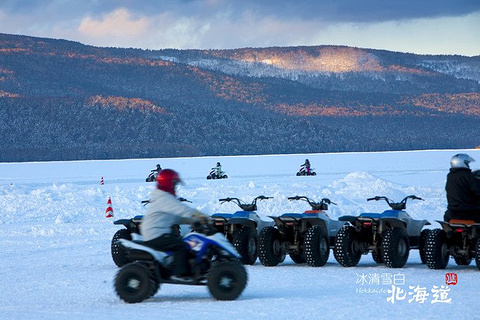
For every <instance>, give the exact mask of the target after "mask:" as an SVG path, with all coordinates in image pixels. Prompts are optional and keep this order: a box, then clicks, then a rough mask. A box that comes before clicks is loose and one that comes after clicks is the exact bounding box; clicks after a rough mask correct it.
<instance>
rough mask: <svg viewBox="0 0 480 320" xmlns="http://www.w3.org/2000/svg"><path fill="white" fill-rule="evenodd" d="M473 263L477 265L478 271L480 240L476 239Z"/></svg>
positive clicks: (479, 265)
mask: <svg viewBox="0 0 480 320" xmlns="http://www.w3.org/2000/svg"><path fill="white" fill-rule="evenodd" d="M475 263H476V264H477V268H478V270H480V238H478V239H477V242H476V243H475Z"/></svg>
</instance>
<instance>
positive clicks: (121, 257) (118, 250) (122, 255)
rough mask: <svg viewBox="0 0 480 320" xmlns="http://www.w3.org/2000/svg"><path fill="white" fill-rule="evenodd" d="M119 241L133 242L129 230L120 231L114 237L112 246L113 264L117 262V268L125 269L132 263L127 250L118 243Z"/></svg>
mask: <svg viewBox="0 0 480 320" xmlns="http://www.w3.org/2000/svg"><path fill="white" fill-rule="evenodd" d="M119 239H127V240H132V235H131V234H130V231H129V230H128V229H120V230H118V231H117V232H115V234H114V235H113V239H112V243H111V245H110V251H111V254H112V259H113V262H115V264H116V265H117V267H123V266H124V265H126V264H127V263H129V262H132V261H131V260H130V259H128V258H127V250H126V249H125V248H124V247H123V246H122V245H121V244H120V243H118V242H117V241H118V240H119Z"/></svg>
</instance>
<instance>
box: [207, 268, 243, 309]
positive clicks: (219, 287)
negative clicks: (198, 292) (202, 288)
mask: <svg viewBox="0 0 480 320" xmlns="http://www.w3.org/2000/svg"><path fill="white" fill-rule="evenodd" d="M207 286H208V290H209V291H210V294H211V295H212V296H213V297H214V298H215V299H217V300H235V299H237V298H238V296H240V294H241V293H242V292H243V290H244V289H245V287H246V286H247V271H246V270H245V267H244V266H243V265H242V264H240V263H239V262H234V261H222V262H219V263H217V264H215V265H213V267H212V268H211V269H210V271H209V272H208V275H207Z"/></svg>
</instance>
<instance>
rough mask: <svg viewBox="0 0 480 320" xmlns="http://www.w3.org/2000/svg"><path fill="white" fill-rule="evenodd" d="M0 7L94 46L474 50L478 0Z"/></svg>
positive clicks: (11, 1)
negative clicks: (306, 46)
mask: <svg viewBox="0 0 480 320" xmlns="http://www.w3.org/2000/svg"><path fill="white" fill-rule="evenodd" d="M0 13H1V14H0V30H2V32H7V33H16V34H25V35H34V36H42V37H51V38H66V39H70V40H75V41H80V42H82V43H85V44H91V45H97V46H117V47H138V48H148V49H161V48H180V49H183V48H185V49H187V48H199V49H224V48H240V47H266V46H297V45H322V44H335V45H350V46H358V47H371V48H383V49H387V50H397V51H404V52H422V53H457V54H465V55H478V54H480V39H479V34H480V33H479V32H478V30H480V18H479V17H480V1H479V0H422V1H418V0H362V1H359V0H335V1H332V0H300V1H291V0H239V1H236V0H141V1H138V0H82V1H77V0H2V1H0ZM429 48H431V49H430V51H429ZM452 51H454V52H452Z"/></svg>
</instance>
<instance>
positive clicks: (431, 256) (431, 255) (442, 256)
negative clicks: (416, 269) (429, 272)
mask: <svg viewBox="0 0 480 320" xmlns="http://www.w3.org/2000/svg"><path fill="white" fill-rule="evenodd" d="M449 257H450V253H449V251H448V245H447V235H446V233H445V231H443V230H442V229H433V230H431V231H430V232H429V233H428V235H427V241H426V243H425V258H426V265H427V266H428V267H429V268H430V269H445V268H446V267H447V265H448V259H449Z"/></svg>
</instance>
